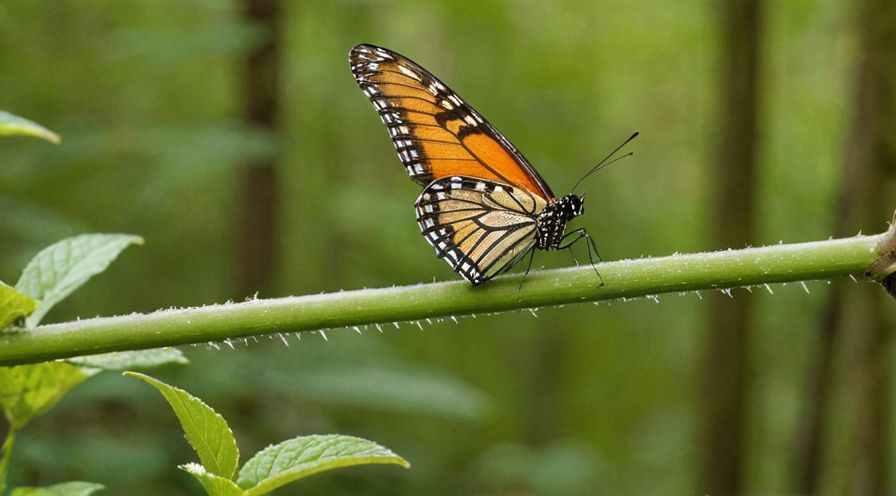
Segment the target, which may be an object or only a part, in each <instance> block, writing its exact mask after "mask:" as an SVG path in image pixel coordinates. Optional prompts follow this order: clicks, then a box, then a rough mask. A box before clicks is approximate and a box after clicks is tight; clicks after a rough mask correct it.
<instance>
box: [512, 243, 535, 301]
mask: <svg viewBox="0 0 896 496" xmlns="http://www.w3.org/2000/svg"><path fill="white" fill-rule="evenodd" d="M529 253H530V254H529V264H528V265H526V272H524V273H523V278H522V279H520V285H519V287H518V288H516V292H517V293H519V292H520V291H522V289H523V281H525V280H526V276H528V275H529V271H530V270H532V260H534V259H535V247H534V246H533V247H532V248H529ZM523 256H525V255H523Z"/></svg>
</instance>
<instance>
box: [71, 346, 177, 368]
mask: <svg viewBox="0 0 896 496" xmlns="http://www.w3.org/2000/svg"><path fill="white" fill-rule="evenodd" d="M65 361H66V362H67V363H71V364H73V365H80V366H82V367H92V368H97V369H103V370H127V369H145V368H152V367H158V366H160V365H168V364H171V363H176V364H178V365H186V364H188V363H190V361H189V360H187V357H185V356H184V354H183V353H181V351H180V350H179V349H177V348H170V347H169V348H156V349H152V350H139V351H113V352H112V353H102V354H99V355H87V356H80V357H74V358H67V359H66V360H65Z"/></svg>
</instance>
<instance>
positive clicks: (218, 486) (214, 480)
mask: <svg viewBox="0 0 896 496" xmlns="http://www.w3.org/2000/svg"><path fill="white" fill-rule="evenodd" d="M177 468H179V469H181V470H183V471H184V472H186V473H188V474H190V475H192V476H193V477H195V478H196V480H198V481H199V483H200V484H202V487H204V488H205V492H206V493H207V494H210V495H211V496H240V495H242V494H244V493H243V490H242V489H240V486H237V485H236V484H235V483H234V482H233V481H232V480H230V479H225V478H224V477H221V476H220V475H215V474H213V473H211V472H209V471H207V470H205V467H203V466H202V465H200V464H198V463H188V464H186V465H180V466H179V467H177Z"/></svg>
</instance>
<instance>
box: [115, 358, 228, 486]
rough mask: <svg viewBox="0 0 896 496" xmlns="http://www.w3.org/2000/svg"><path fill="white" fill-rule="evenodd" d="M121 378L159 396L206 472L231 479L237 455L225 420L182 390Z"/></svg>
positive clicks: (151, 381)
mask: <svg viewBox="0 0 896 496" xmlns="http://www.w3.org/2000/svg"><path fill="white" fill-rule="evenodd" d="M124 375H126V376H128V377H133V378H135V379H140V380H141V381H143V382H145V383H147V384H149V385H150V386H152V387H154V388H156V389H158V390H159V392H160V393H162V396H164V397H165V400H167V401H168V404H169V405H171V408H172V409H173V410H174V414H175V415H177V419H178V420H180V425H181V427H183V429H184V433H185V434H186V435H187V441H189V442H190V445H191V446H193V450H194V451H196V454H197V455H199V461H201V462H202V465H203V466H204V468H205V470H206V471H208V472H211V473H212V474H215V475H219V476H221V477H224V478H225V479H230V478H232V477H233V474H234V472H236V467H237V464H238V463H239V461H240V453H239V450H237V447H236V441H235V440H234V439H233V433H232V432H231V431H230V427H228V426H227V421H226V420H224V417H222V416H220V415H218V414H217V413H215V411H214V410H212V409H211V407H209V406H208V405H206V404H205V403H203V402H202V400H200V399H199V398H196V397H195V396H192V395H191V394H190V393H188V392H186V391H184V390H183V389H178V388H176V387H173V386H169V385H168V384H165V383H164V382H162V381H159V380H158V379H154V378H152V377H150V376H148V375H144V374H139V373H137V372H125V373H124Z"/></svg>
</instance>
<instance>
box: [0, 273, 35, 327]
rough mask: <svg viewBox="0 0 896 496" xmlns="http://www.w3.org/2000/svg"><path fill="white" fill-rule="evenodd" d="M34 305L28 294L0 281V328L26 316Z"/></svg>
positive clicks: (32, 309)
mask: <svg viewBox="0 0 896 496" xmlns="http://www.w3.org/2000/svg"><path fill="white" fill-rule="evenodd" d="M36 306H37V302H36V301H34V300H33V299H31V297H30V296H28V295H26V294H25V293H22V292H21V291H16V289H15V288H13V287H11V286H7V285H6V284H3V283H2V282H0V329H3V328H4V327H6V326H8V325H9V324H12V323H13V322H15V321H16V320H18V319H21V318H22V317H26V316H27V315H29V314H30V313H31V312H33V311H34V308H35V307H36Z"/></svg>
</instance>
